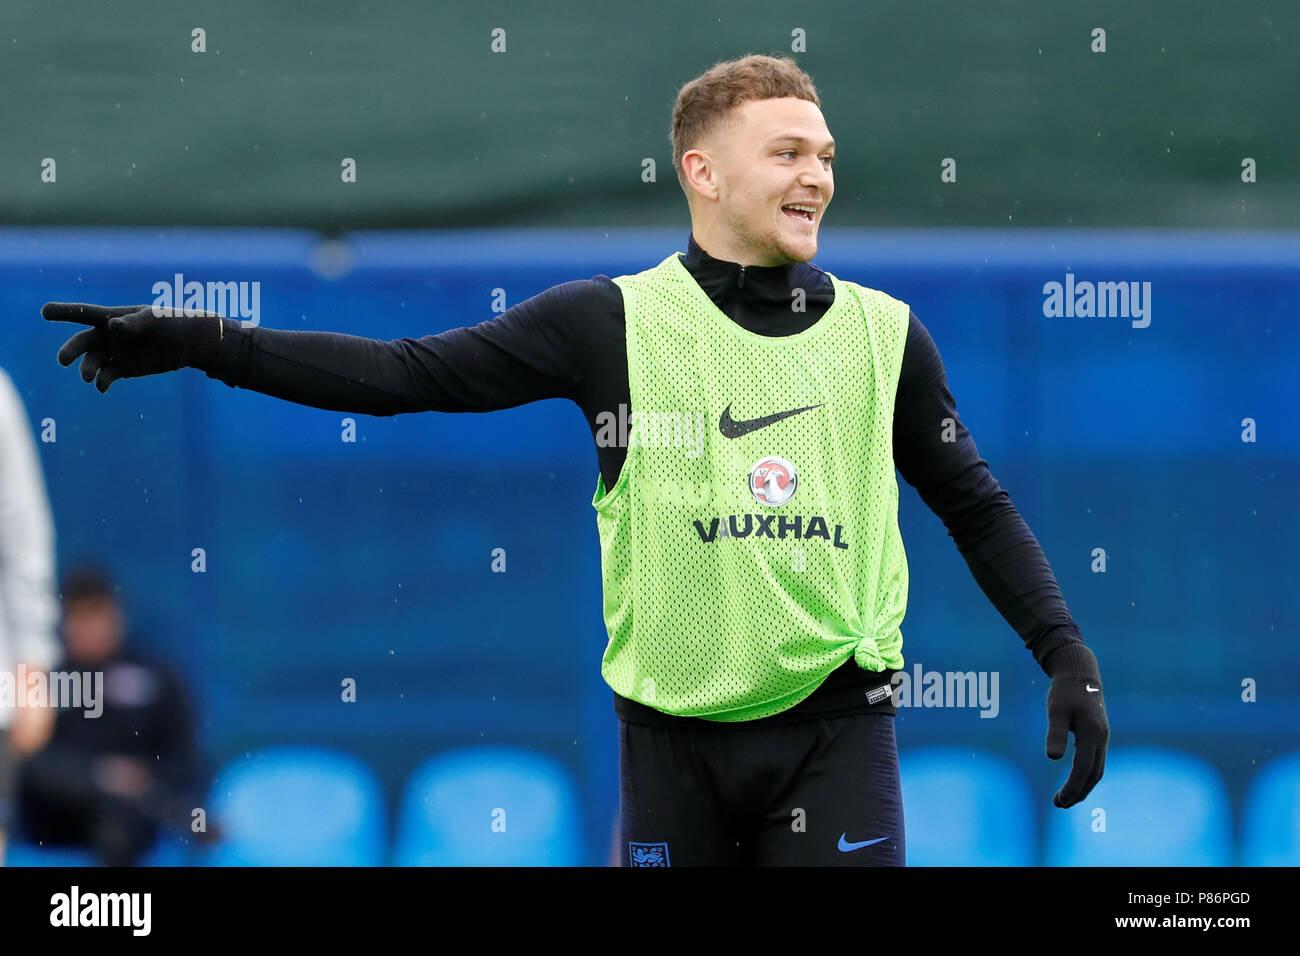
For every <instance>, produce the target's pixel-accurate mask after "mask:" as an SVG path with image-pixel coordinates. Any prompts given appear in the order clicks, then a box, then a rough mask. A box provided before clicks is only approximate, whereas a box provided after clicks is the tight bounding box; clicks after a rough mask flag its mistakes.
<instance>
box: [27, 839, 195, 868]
mask: <svg viewBox="0 0 1300 956" xmlns="http://www.w3.org/2000/svg"><path fill="white" fill-rule="evenodd" d="M4 864H5V866H98V865H99V862H98V861H97V860H96V859H95V855H94V853H92V852H91V851H90V850H88V849H86V848H85V847H79V846H40V845H39V844H36V843H28V842H26V841H25V840H21V839H20V840H15V841H14V842H12V843H10V844H9V850H8V852H6V853H5V860H4ZM189 864H190V848H189V846H187V845H186V844H185V843H183V842H181V841H180V840H179V839H178V838H177V837H176V836H175V835H174V834H163V835H162V836H160V837H159V838H158V842H157V843H155V844H154V845H153V847H152V848H151V849H150V850H149V852H148V853H146V854H145V855H144V856H143V857H142V858H141V859H140V862H139V863H138V864H137V865H138V866H188V865H189Z"/></svg>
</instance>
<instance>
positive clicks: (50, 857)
mask: <svg viewBox="0 0 1300 956" xmlns="http://www.w3.org/2000/svg"><path fill="white" fill-rule="evenodd" d="M4 865H5V866H58V867H63V866H97V865H98V864H97V863H96V861H95V855H94V854H93V853H91V852H90V851H89V850H87V849H85V848H84V847H79V846H40V845H39V844H36V843H27V842H24V841H22V840H14V841H12V842H10V843H9V846H8V849H6V850H5V855H4Z"/></svg>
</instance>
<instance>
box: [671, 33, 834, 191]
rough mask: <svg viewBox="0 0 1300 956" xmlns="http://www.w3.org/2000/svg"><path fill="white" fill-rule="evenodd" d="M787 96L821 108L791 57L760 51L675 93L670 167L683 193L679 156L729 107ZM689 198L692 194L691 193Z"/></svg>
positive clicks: (719, 66) (720, 65) (717, 66)
mask: <svg viewBox="0 0 1300 956" xmlns="http://www.w3.org/2000/svg"><path fill="white" fill-rule="evenodd" d="M786 96H796V97H798V98H799V99H801V100H807V101H808V102H810V103H813V104H814V105H816V106H818V107H820V106H821V105H822V104H821V100H819V99H818V98H817V90H816V88H815V87H814V86H813V81H812V77H810V76H809V75H808V74H807V73H805V72H804V71H803V70H801V69H799V64H798V63H796V62H795V61H794V59H793V58H792V57H788V56H764V55H762V54H760V53H751V54H750V55H749V56H742V57H741V58H740V59H738V60H725V61H723V62H720V63H716V64H714V65H713V66H712V67H710V68H709V69H708V70H707V71H705V72H704V73H701V74H700V75H699V76H697V77H696V78H695V79H693V80H691V81H690V82H689V83H687V84H686V85H685V86H683V87H682V88H681V89H680V90H678V91H677V102H676V103H674V104H673V122H672V129H671V130H670V132H669V134H668V138H669V141H670V142H671V143H672V148H673V167H674V168H675V169H676V170H677V181H678V182H679V183H681V186H682V189H683V190H685V189H686V174H685V173H684V172H682V156H683V155H684V154H685V153H686V151H687V150H688V149H694V148H695V147H696V146H697V145H698V144H699V141H700V140H701V139H703V138H704V136H705V135H706V134H708V133H710V132H712V131H713V130H714V129H715V128H716V127H717V126H718V124H719V123H721V122H722V121H723V120H724V119H725V118H726V116H727V114H728V113H729V112H730V111H731V109H732V107H735V106H739V105H740V104H741V103H744V102H746V101H748V100H770V99H780V98H782V97H786ZM687 195H688V196H689V195H690V192H689V190H687Z"/></svg>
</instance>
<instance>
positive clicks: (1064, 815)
mask: <svg viewBox="0 0 1300 956" xmlns="http://www.w3.org/2000/svg"><path fill="white" fill-rule="evenodd" d="M1071 753H1073V751H1071ZM1069 759H1070V758H1069V755H1067V757H1066V758H1065V759H1064V760H1063V761H1062V768H1061V772H1062V774H1064V773H1065V772H1067V771H1068V769H1069V765H1068V763H1067V762H1066V761H1068V760H1069ZM1098 811H1101V812H1098ZM1044 812H1046V813H1047V814H1048V827H1047V833H1048V836H1047V863H1048V865H1049V866H1225V865H1227V864H1228V863H1229V862H1230V861H1231V855H1232V854H1231V846H1232V808H1231V806H1230V804H1229V801H1228V792H1227V789H1226V788H1225V787H1224V785H1223V781H1222V779H1220V777H1219V774H1218V772H1217V771H1216V770H1215V769H1214V768H1213V767H1212V766H1210V765H1209V764H1208V763H1206V762H1205V761H1204V760H1202V759H1201V758H1200V757H1195V756H1192V755H1191V754H1185V753H1179V752H1177V751H1173V750H1161V749H1156V748H1128V749H1124V748H1121V749H1112V750H1111V751H1110V753H1109V754H1108V755H1107V757H1106V773H1105V775H1104V776H1103V777H1102V779H1101V783H1099V784H1097V786H1096V788H1095V789H1094V790H1093V791H1092V793H1090V794H1089V795H1088V797H1087V798H1086V799H1085V800H1084V801H1083V802H1082V803H1079V804H1076V805H1075V806H1073V807H1071V808H1070V809H1069V810H1065V811H1062V810H1058V809H1056V808H1055V807H1048V808H1047V809H1046V810H1045V811H1044ZM1103 813H1104V815H1103ZM1103 824H1104V829H1100V827H1101V826H1102V825H1103ZM1094 827H1098V829H1094Z"/></svg>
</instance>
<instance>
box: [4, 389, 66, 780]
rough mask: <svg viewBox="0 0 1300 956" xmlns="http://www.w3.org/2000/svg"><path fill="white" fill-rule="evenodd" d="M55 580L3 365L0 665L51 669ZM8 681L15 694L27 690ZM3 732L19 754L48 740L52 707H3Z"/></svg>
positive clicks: (45, 505)
mask: <svg viewBox="0 0 1300 956" xmlns="http://www.w3.org/2000/svg"><path fill="white" fill-rule="evenodd" d="M58 614H59V610H58V602H57V601H56V599H55V584H54V522H53V519H52V518H51V516H50V501H49V497H48V495H47V493H46V490H45V481H44V478H43V477H42V475H41V463H40V459H39V457H38V456H37V453H36V442H35V440H34V439H33V437H32V433H31V427H30V425H29V424H28V421H27V412H26V409H25V408H24V407H23V402H22V398H21V397H20V396H19V394H18V389H17V388H15V387H14V383H13V381H12V379H10V378H9V375H8V374H7V373H6V372H5V370H4V369H2V368H0V670H7V671H9V672H10V673H15V672H17V671H18V668H19V665H22V666H23V667H25V668H26V669H27V670H28V671H33V670H37V671H47V670H49V669H50V668H51V667H53V666H54V664H55V662H56V661H57V660H58V658H59V653H60V649H59V643H58V639H57V637H56V627H57V625H58ZM10 686H11V687H12V689H13V692H14V697H15V699H14V701H13V703H17V695H19V694H21V693H22V692H23V687H22V686H21V685H19V684H17V683H16V682H14V683H11V684H10ZM3 703H5V702H4V701H0V733H4V732H6V730H7V731H8V733H9V740H10V744H11V745H12V746H13V748H14V750H15V751H17V753H18V754H20V755H22V754H27V753H30V752H32V751H33V750H37V749H39V748H40V747H42V746H43V745H44V744H45V741H46V739H47V738H48V737H49V732H50V729H51V727H52V726H53V718H54V710H53V708H48V707H13V708H11V707H6V706H3Z"/></svg>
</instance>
